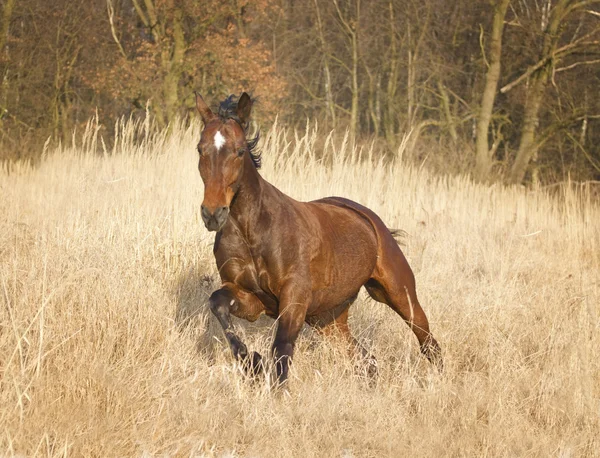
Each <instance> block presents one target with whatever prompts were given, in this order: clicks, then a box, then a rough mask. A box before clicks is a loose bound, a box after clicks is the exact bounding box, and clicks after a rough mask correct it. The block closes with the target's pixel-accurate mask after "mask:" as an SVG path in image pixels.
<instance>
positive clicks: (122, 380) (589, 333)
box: [0, 125, 600, 457]
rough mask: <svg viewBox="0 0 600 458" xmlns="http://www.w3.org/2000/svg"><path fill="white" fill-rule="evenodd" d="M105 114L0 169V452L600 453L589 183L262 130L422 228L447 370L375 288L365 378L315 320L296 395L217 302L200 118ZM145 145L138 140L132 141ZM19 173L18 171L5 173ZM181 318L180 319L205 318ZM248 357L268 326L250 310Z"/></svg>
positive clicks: (415, 261)
mask: <svg viewBox="0 0 600 458" xmlns="http://www.w3.org/2000/svg"><path fill="white" fill-rule="evenodd" d="M119 135H120V141H119V142H118V143H117V145H116V147H115V151H109V152H107V153H106V154H105V155H104V156H98V155H93V154H90V153H89V152H88V151H91V150H94V149H95V148H96V144H95V143H96V141H97V140H96V136H95V135H94V126H93V125H92V126H90V131H89V135H88V136H87V138H86V139H85V141H84V144H82V145H80V146H79V147H78V148H76V149H74V150H70V149H63V150H59V151H56V152H54V153H52V154H50V155H49V156H48V157H47V158H46V159H45V160H44V161H43V163H42V164H41V166H39V167H38V168H36V169H35V170H33V169H30V168H28V167H25V166H20V167H12V169H11V170H10V171H9V170H8V168H7V167H5V168H4V169H3V170H2V171H0V186H1V189H0V193H1V194H0V195H1V198H0V303H1V307H0V324H1V328H0V368H1V385H0V406H1V407H0V408H1V410H0V456H4V455H7V456H9V455H15V454H17V455H24V456H49V457H50V456H98V457H104V456H236V457H242V456H244V457H248V456H264V457H271V456H273V457H274V456H356V457H359V456H373V457H380V456H408V455H410V456H441V455H445V456H463V455H464V456H548V455H554V456H557V455H560V456H594V455H600V452H599V450H600V438H599V437H600V329H599V316H598V314H599V303H600V227H599V221H600V211H599V209H598V207H597V206H594V205H593V203H591V202H590V198H589V196H587V195H585V194H581V193H580V194H578V193H577V192H575V191H573V190H566V191H564V193H563V195H562V196H561V197H560V198H558V199H556V198H554V199H552V198H550V197H549V196H547V195H546V194H544V193H543V192H541V191H526V190H521V189H514V188H513V189H505V188H502V187H498V186H496V187H491V188H490V187H484V186H479V185H474V184H473V183H471V182H470V181H469V180H468V179H466V178H460V177H458V178H449V177H438V176H432V175H431V174H430V173H428V172H427V170H424V169H423V170H420V169H418V168H415V167H412V166H409V165H406V164H404V163H403V162H402V160H401V159H397V160H396V161H395V162H393V163H391V164H385V165H384V164H381V163H380V162H377V161H374V160H371V159H369V152H364V153H363V154H362V156H361V157H359V155H358V154H357V153H356V152H355V151H353V150H352V149H351V148H350V147H349V146H348V145H347V144H345V143H344V144H337V145H333V144H332V142H328V143H327V144H326V146H325V153H324V155H323V156H321V155H318V156H317V155H316V154H315V147H314V144H315V138H316V137H315V133H314V132H313V131H309V132H308V133H307V134H305V135H304V136H303V137H301V138H299V137H296V138H295V139H294V140H292V141H291V142H290V143H286V142H285V141H284V139H283V133H282V130H281V129H278V128H274V130H272V131H271V133H270V134H269V135H268V136H265V142H264V143H265V144H264V164H265V165H264V169H263V171H262V173H263V175H264V176H265V177H266V178H267V179H268V180H270V181H272V182H273V183H275V184H276V185H277V186H279V187H280V188H281V189H283V190H284V191H285V192H287V193H289V194H290V195H292V196H294V197H296V198H298V199H302V200H308V199H312V198H316V197H321V196H327V195H343V196H347V197H350V198H353V199H355V200H358V201H360V202H361V203H363V204H365V205H367V206H369V207H371V208H372V209H374V210H375V211H376V212H378V213H379V214H380V215H381V216H382V217H383V219H384V220H385V221H386V222H387V223H388V224H389V225H390V226H391V227H397V228H402V229H404V230H406V231H407V232H408V233H409V234H410V237H409V238H408V240H407V246H406V249H405V251H406V252H407V255H408V257H409V260H410V261H411V264H412V265H413V267H414V269H415V272H416V276H417V284H418V289H419V292H420V297H421V302H422V304H423V305H424V307H425V310H426V312H427V313H428V315H429V317H430V319H431V322H432V329H433V331H434V333H435V335H436V337H437V338H438V340H439V341H440V342H441V344H442V345H443V348H444V353H445V359H446V371H445V373H444V374H443V375H439V374H437V373H436V372H435V371H434V370H432V369H431V367H430V366H429V365H428V363H427V362H426V361H424V360H423V359H422V358H421V357H420V356H419V353H418V349H417V346H416V340H415V339H414V336H412V334H411V333H410V332H409V330H408V328H407V327H406V326H405V325H404V324H403V323H402V321H401V319H400V318H399V317H397V316H396V315H394V314H393V312H391V311H390V310H389V309H388V308H386V307H385V306H383V305H382V304H378V303H374V302H372V301H371V300H369V299H367V298H366V296H365V295H361V296H360V297H359V300H358V301H357V303H356V304H355V305H354V307H353V312H352V318H351V321H352V323H351V325H352V327H353V329H354V332H355V334H356V335H357V337H359V339H360V340H361V341H362V342H363V343H364V344H365V345H366V346H368V347H369V348H370V349H372V351H373V353H374V354H375V355H376V356H377V358H378V361H379V365H380V377H379V379H378V381H377V383H376V386H370V385H369V384H368V383H366V382H365V380H363V379H362V378H360V377H359V376H357V375H355V374H354V372H353V370H352V367H351V362H350V361H348V359H347V358H346V356H345V355H344V353H343V350H342V349H340V348H339V347H338V346H337V345H336V344H335V343H333V342H330V341H327V340H323V339H322V338H321V337H319V336H317V335H315V334H314V333H313V332H311V331H310V330H306V331H305V332H304V333H303V334H302V336H301V338H300V340H299V343H298V347H297V357H296V359H295V364H294V366H293V379H292V381H291V385H290V388H291V391H290V393H289V394H287V393H280V392H277V393H274V392H271V391H270V390H269V388H268V387H267V386H266V385H265V384H261V383H258V384H252V383H249V382H247V381H245V380H244V378H243V377H242V376H241V374H240V373H239V371H238V369H237V367H236V366H235V365H234V363H233V361H232V358H231V356H230V354H229V352H228V349H227V348H226V345H225V343H224V339H223V337H222V334H221V332H220V329H219V328H218V327H217V325H216V324H215V323H214V320H213V319H212V317H210V316H208V314H207V311H206V307H205V303H206V299H207V295H208V294H209V293H210V291H211V290H212V288H214V286H215V285H216V282H217V280H216V278H217V276H216V272H215V266H214V262H213V259H212V254H211V246H212V240H213V235H212V234H209V233H208V232H207V231H205V230H204V228H203V226H202V224H201V222H200V218H199V211H198V210H199V206H200V202H201V198H202V184H201V180H200V178H199V177H198V175H197V171H196V152H195V148H194V145H195V142H196V139H197V137H198V130H197V128H192V129H189V130H187V131H184V130H183V129H180V128H175V129H174V134H173V135H172V136H167V135H166V134H160V135H155V136H152V135H149V134H148V133H147V132H145V131H144V126H137V127H136V128H134V127H133V126H131V125H130V126H128V127H127V126H125V127H124V128H123V129H122V130H121V133H120V134H119ZM134 138H136V139H137V142H138V144H139V145H140V146H139V147H134V146H133V139H134ZM9 172H10V173H9ZM190 317H191V319H190V322H191V325H190V326H188V327H187V328H185V329H184V330H183V331H180V330H179V329H178V325H177V323H178V322H179V321H181V320H182V319H187V318H190ZM239 326H240V327H241V328H242V333H243V334H244V335H245V336H246V340H247V343H248V344H249V347H251V348H252V349H257V350H260V351H262V352H263V353H264V352H266V351H267V349H268V347H269V339H270V335H271V332H272V322H270V321H269V320H268V319H266V318H265V319H264V320H262V319H261V320H259V322H258V323H257V324H254V325H247V324H246V323H242V322H239Z"/></svg>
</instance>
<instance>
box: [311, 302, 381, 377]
mask: <svg viewBox="0 0 600 458" xmlns="http://www.w3.org/2000/svg"><path fill="white" fill-rule="evenodd" d="M344 305H345V307H342V308H341V310H339V309H338V310H334V311H332V312H329V313H324V314H323V315H322V316H319V317H318V318H316V319H313V320H307V322H308V323H309V324H310V325H311V326H313V327H314V328H315V329H316V330H317V331H318V332H319V333H320V334H322V335H324V336H327V337H339V338H341V339H342V341H343V342H344V343H345V345H346V348H347V350H348V354H349V355H350V357H351V358H354V359H357V360H360V361H357V362H358V363H360V365H358V366H357V368H360V369H361V371H362V370H363V367H364V368H365V369H366V374H367V375H368V376H369V377H371V378H373V377H375V376H377V372H378V371H377V360H376V359H375V357H374V356H373V355H372V354H371V353H370V352H369V351H368V350H367V349H366V348H365V347H363V346H362V345H361V344H360V343H359V342H358V340H356V339H355V338H354V336H353V335H352V333H351V332H350V327H349V326H348V312H349V310H350V305H351V303H349V304H347V305H346V304H344ZM364 363H366V365H365V364H364Z"/></svg>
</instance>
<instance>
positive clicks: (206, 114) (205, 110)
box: [194, 92, 215, 124]
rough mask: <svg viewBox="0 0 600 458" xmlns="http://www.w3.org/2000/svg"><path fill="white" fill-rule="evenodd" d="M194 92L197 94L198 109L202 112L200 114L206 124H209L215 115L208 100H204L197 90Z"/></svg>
mask: <svg viewBox="0 0 600 458" xmlns="http://www.w3.org/2000/svg"><path fill="white" fill-rule="evenodd" d="M194 94H196V108H197V109H198V113H200V116H201V117H202V121H204V124H208V122H209V121H210V120H211V119H212V118H214V117H215V115H214V113H213V112H212V111H211V109H210V108H209V107H208V105H207V104H206V102H205V101H204V99H203V98H202V96H201V95H200V94H198V93H197V92H194Z"/></svg>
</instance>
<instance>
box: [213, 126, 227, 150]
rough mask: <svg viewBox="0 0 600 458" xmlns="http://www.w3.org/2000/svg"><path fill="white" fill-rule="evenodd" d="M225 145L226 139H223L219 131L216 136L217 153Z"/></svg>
mask: <svg viewBox="0 0 600 458" xmlns="http://www.w3.org/2000/svg"><path fill="white" fill-rule="evenodd" d="M224 144H225V137H223V134H221V132H220V131H218V130H217V133H216V134H215V148H217V151H219V150H220V149H221V147H222V146H223V145H224Z"/></svg>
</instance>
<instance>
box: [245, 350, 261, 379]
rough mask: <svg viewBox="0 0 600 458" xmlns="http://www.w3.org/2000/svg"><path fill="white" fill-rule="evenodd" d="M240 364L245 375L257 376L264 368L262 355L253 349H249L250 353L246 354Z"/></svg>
mask: <svg viewBox="0 0 600 458" xmlns="http://www.w3.org/2000/svg"><path fill="white" fill-rule="evenodd" d="M242 365H243V368H244V372H245V373H246V375H247V376H249V377H252V378H256V377H258V376H259V375H260V374H261V373H262V371H263V369H264V368H263V362H262V356H261V355H260V353H257V352H255V351H251V352H250V354H249V355H248V356H246V358H245V359H244V361H243V363H242Z"/></svg>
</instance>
